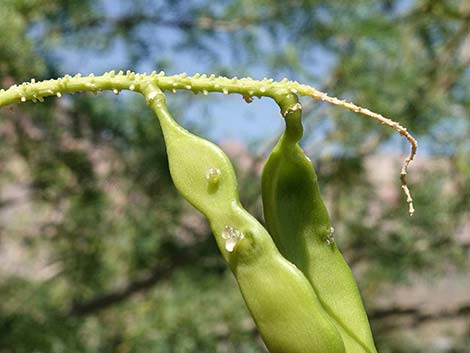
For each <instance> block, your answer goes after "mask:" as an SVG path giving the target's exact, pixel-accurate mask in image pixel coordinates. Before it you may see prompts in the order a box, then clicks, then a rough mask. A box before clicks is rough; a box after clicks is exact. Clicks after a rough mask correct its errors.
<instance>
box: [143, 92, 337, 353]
mask: <svg viewBox="0 0 470 353" xmlns="http://www.w3.org/2000/svg"><path fill="white" fill-rule="evenodd" d="M144 94H145V96H146V98H147V100H148V102H149V104H150V106H151V108H152V109H153V110H154V111H155V112H156V114H157V116H158V118H159V121H160V124H161V126H162V130H163V134H164V138H165V143H166V145H167V153H168V160H169V166H170V173H171V175H172V178H173V181H174V183H175V186H176V188H177V189H178V191H179V192H180V193H181V194H182V195H183V196H184V197H185V198H186V199H187V200H188V201H189V202H190V203H191V204H192V205H193V206H194V207H195V208H197V209H198V210H199V211H201V212H202V213H203V214H204V215H205V216H206V217H207V218H208V219H209V222H210V225H211V228H212V231H213V233H214V236H215V238H216V241H217V244H218V246H219V248H220V251H221V253H222V255H223V256H224V258H225V260H226V261H227V263H228V265H229V267H230V269H231V270H232V272H233V273H234V275H235V278H236V280H237V282H238V285H239V287H240V291H241V293H242V295H243V298H244V300H245V302H246V304H247V307H248V309H249V311H250V313H251V315H252V316H253V318H254V320H255V322H256V325H257V327H258V329H259V332H260V334H261V336H262V338H263V340H264V342H265V344H266V346H267V347H268V349H269V351H270V352H271V353H344V352H345V349H344V344H343V341H342V339H341V336H340V334H339V333H338V330H337V328H336V327H335V326H334V325H333V323H332V321H331V319H330V318H329V317H328V315H327V314H326V312H325V311H324V310H323V309H322V304H321V303H320V301H319V299H318V297H317V295H316V294H315V292H314V290H313V288H312V286H311V285H310V283H309V281H308V280H307V278H306V277H305V276H304V274H303V273H302V272H301V271H300V270H299V269H298V268H297V267H296V266H294V265H293V264H292V263H291V262H289V261H288V260H286V259H285V258H284V257H283V256H282V255H281V254H280V253H279V251H278V249H277V248H276V246H275V244H274V242H273V240H272V239H271V237H270V235H269V234H268V232H267V231H266V230H265V229H264V228H263V226H262V225H261V224H260V223H259V222H258V221H257V220H256V219H255V218H254V217H253V216H251V215H250V214H249V213H248V212H247V211H246V210H244V209H243V208H242V206H241V205H240V202H239V199H238V192H237V182H236V177H235V173H234V170H233V167H232V165H231V163H230V161H229V159H228V158H227V156H226V155H225V154H224V153H223V151H222V150H220V148H218V147H217V146H216V145H214V144H212V143H210V142H208V141H206V140H204V139H202V138H200V137H197V136H195V135H193V134H191V133H189V132H188V131H186V130H185V129H183V128H182V127H181V126H179V125H178V124H177V123H176V122H175V121H174V120H173V118H172V117H171V115H170V113H169V112H168V110H167V107H166V104H165V98H164V96H163V93H161V91H160V90H159V89H158V87H155V86H148V87H147V88H146V89H145V90H144Z"/></svg>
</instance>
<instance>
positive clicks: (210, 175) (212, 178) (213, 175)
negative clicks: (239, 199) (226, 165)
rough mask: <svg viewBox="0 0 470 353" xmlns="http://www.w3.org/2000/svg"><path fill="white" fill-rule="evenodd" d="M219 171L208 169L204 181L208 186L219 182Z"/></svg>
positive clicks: (217, 169)
mask: <svg viewBox="0 0 470 353" xmlns="http://www.w3.org/2000/svg"><path fill="white" fill-rule="evenodd" d="M221 174H222V173H221V171H220V169H219V168H209V169H207V172H206V179H207V181H208V182H209V184H213V185H214V184H218V183H219V181H220V175H221Z"/></svg>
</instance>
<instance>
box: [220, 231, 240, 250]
mask: <svg viewBox="0 0 470 353" xmlns="http://www.w3.org/2000/svg"><path fill="white" fill-rule="evenodd" d="M244 237H245V235H244V234H243V232H241V231H239V230H238V229H237V228H234V227H232V226H225V227H224V230H223V231H222V238H223V239H224V240H225V250H227V251H228V252H232V251H233V249H235V245H237V243H238V242H239V241H240V240H242V239H243V238H244Z"/></svg>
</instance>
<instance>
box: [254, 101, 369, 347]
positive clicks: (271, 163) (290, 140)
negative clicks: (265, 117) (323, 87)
mask: <svg viewBox="0 0 470 353" xmlns="http://www.w3.org/2000/svg"><path fill="white" fill-rule="evenodd" d="M291 106H292V104H291ZM281 109H284V111H285V114H284V116H285V118H286V131H285V133H284V134H283V135H282V136H281V138H280V140H279V141H278V143H277V145H276V146H275V147H274V149H273V151H272V153H271V154H270V156H269V158H268V160H267V162H266V164H265V167H264V170H263V175H262V195H263V207H264V215H265V220H266V224H267V229H268V231H269V233H270V234H271V236H272V237H273V239H274V241H275V243H276V245H277V246H278V248H279V250H280V252H281V253H282V255H284V256H285V257H286V258H287V259H288V260H289V261H291V262H292V263H294V264H295V265H296V266H297V267H298V268H299V269H300V270H301V271H302V272H303V273H304V274H305V276H306V277H307V279H308V280H309V281H310V283H311V285H312V287H313V288H314V290H315V292H316V294H317V296H318V298H319V300H320V302H321V305H322V307H323V309H324V310H325V312H326V313H327V314H328V315H329V317H330V318H331V319H332V321H333V322H334V324H335V326H336V327H337V329H338V331H339V332H340V334H341V336H342V339H343V341H344V345H345V348H346V352H347V353H365V352H367V353H373V352H376V348H375V345H374V341H373V338H372V334H371V330H370V325H369V321H368V319H367V315H366V313H365V310H364V306H363V304H362V300H361V297H360V293H359V290H358V288H357V285H356V282H355V280H354V277H353V275H352V273H351V270H350V268H349V266H348V265H347V263H346V262H345V261H344V258H343V256H342V255H341V253H340V251H339V250H338V248H337V246H336V244H335V242H334V239H333V237H332V233H333V228H332V227H331V224H330V219H329V216H328V211H327V209H326V207H325V205H324V203H323V200H322V198H321V195H320V191H319V187H318V183H317V176H316V173H315V170H314V168H313V165H312V163H311V161H310V160H309V159H308V157H307V156H306V155H305V154H304V152H303V151H302V149H301V148H300V146H299V145H298V144H297V142H298V140H299V139H300V137H301V131H302V127H301V120H300V119H301V107H299V106H297V108H296V109H290V110H289V109H286V108H285V107H282V105H281ZM299 131H300V134H299Z"/></svg>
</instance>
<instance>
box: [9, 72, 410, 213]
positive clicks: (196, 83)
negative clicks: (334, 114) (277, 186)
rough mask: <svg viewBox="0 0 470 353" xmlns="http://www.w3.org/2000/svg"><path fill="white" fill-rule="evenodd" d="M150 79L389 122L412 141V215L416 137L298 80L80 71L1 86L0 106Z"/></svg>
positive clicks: (135, 85) (134, 87)
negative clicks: (288, 99) (292, 99)
mask: <svg viewBox="0 0 470 353" xmlns="http://www.w3.org/2000/svg"><path fill="white" fill-rule="evenodd" d="M149 83H153V84H155V85H156V86H158V87H159V88H160V89H161V90H170V91H172V92H173V93H175V92H176V90H190V91H193V92H194V93H196V94H197V93H202V94H204V95H207V94H208V93H209V92H221V93H224V94H229V93H238V94H241V95H242V96H243V98H244V99H245V101H246V102H248V103H249V102H251V101H252V99H253V97H270V98H273V99H274V100H275V101H276V102H278V103H279V102H280V100H282V97H283V96H285V95H286V94H291V93H293V94H299V95H302V96H307V97H311V98H313V99H319V100H322V101H325V102H328V103H331V104H334V105H338V106H341V107H343V108H346V109H349V110H351V111H353V112H356V113H359V114H362V115H364V116H366V117H368V118H371V119H374V120H376V121H378V122H380V123H381V124H384V125H387V126H390V127H391V128H393V129H394V130H396V131H397V132H398V133H400V134H401V135H403V136H404V137H405V138H406V139H407V140H408V142H409V143H410V145H411V150H410V153H409V155H408V157H407V158H406V159H405V162H404V164H403V167H402V170H401V174H400V180H401V184H402V189H403V192H404V193H405V196H406V201H407V203H408V209H409V214H410V215H413V213H414V207H413V199H412V198H411V195H410V191H409V189H408V186H407V182H406V175H407V169H408V165H409V164H410V162H411V161H412V160H413V159H414V156H415V155H416V150H417V146H418V144H417V142H416V140H415V138H414V137H413V136H412V135H411V134H410V133H409V132H408V131H407V129H406V128H404V127H403V126H401V125H400V124H399V123H398V122H395V121H393V120H391V119H387V118H385V117H384V116H382V115H380V114H377V113H374V112H372V111H370V110H368V109H365V108H361V107H359V106H357V105H355V104H353V103H349V102H346V101H344V100H340V99H338V98H335V97H330V96H328V95H327V94H326V93H323V92H320V91H318V90H316V89H315V88H313V87H310V86H308V85H304V84H300V83H298V82H296V81H289V80H287V79H284V80H282V81H280V82H276V81H273V80H272V79H264V80H253V79H251V78H240V79H239V78H237V77H234V78H226V77H220V76H217V77H216V76H215V75H210V76H207V75H200V74H195V75H194V76H187V75H186V74H184V73H183V74H180V75H173V76H166V75H165V73H164V72H163V71H161V72H159V73H157V72H155V71H153V72H152V73H151V74H150V75H147V74H138V73H134V72H131V71H127V72H123V71H119V72H118V73H116V72H114V71H110V72H106V73H104V74H103V75H101V76H94V75H93V74H91V75H89V76H86V77H82V76H81V75H80V74H77V75H75V76H73V77H72V76H70V75H65V76H64V77H62V78H58V79H54V80H46V81H41V82H36V81H35V80H34V79H32V80H31V82H25V83H23V84H21V85H13V86H11V87H10V88H8V89H7V90H4V89H0V107H2V106H5V105H8V104H12V103H19V102H26V101H33V102H37V101H39V102H42V101H43V100H44V98H45V97H49V96H54V95H56V96H57V97H59V98H60V97H61V96H62V94H64V93H75V92H94V93H96V92H100V91H105V90H111V91H113V92H114V93H115V94H119V92H120V91H121V90H130V91H135V92H140V93H142V89H143V88H144V87H146V86H147V85H148V84H149Z"/></svg>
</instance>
